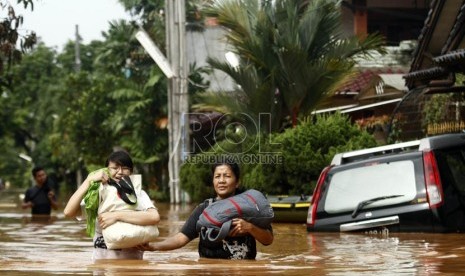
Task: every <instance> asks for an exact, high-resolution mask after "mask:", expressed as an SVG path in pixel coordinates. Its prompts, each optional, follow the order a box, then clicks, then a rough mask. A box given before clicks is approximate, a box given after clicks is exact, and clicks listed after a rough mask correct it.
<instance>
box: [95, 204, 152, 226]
mask: <svg viewBox="0 0 465 276" xmlns="http://www.w3.org/2000/svg"><path fill="white" fill-rule="evenodd" d="M117 221H123V222H127V223H132V224H137V225H155V224H157V223H158V222H160V215H159V214H158V211H157V209H155V208H150V209H148V210H147V211H113V212H105V213H102V214H99V216H98V222H99V224H100V226H101V227H102V228H103V229H105V228H107V227H108V226H110V225H112V224H113V223H115V222H117Z"/></svg>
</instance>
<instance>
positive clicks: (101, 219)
mask: <svg viewBox="0 0 465 276" xmlns="http://www.w3.org/2000/svg"><path fill="white" fill-rule="evenodd" d="M105 167H107V168H108V172H109V174H110V175H109V176H108V175H107V174H106V173H105V172H104V171H103V170H100V171H97V172H95V173H91V174H89V175H88V176H87V178H86V179H85V180H84V182H82V184H81V186H79V188H78V189H77V190H76V192H74V194H73V195H72V196H71V198H70V199H69V201H68V203H67V204H66V207H65V209H64V210H63V212H64V214H65V216H66V217H77V216H80V215H81V201H82V199H83V198H84V197H85V196H86V194H87V190H88V189H89V188H91V184H92V183H93V182H100V183H102V184H103V185H109V184H108V183H109V180H110V179H109V177H111V179H113V180H114V181H116V182H119V181H120V180H121V179H122V178H123V177H124V176H129V175H131V174H132V173H133V169H134V165H133V162H132V159H131V157H130V156H129V154H128V153H127V152H125V151H115V152H113V153H111V154H110V155H109V156H108V158H107V160H106V161H105ZM117 221H122V222H127V223H132V224H137V225H155V224H157V223H158V222H159V221H160V215H159V214H158V210H157V208H156V207H155V206H154V204H153V203H152V201H151V200H150V198H149V196H148V195H147V193H146V192H145V191H143V190H141V191H140V193H139V194H137V206H136V208H135V210H133V211H113V212H103V213H100V212H99V213H98V218H97V219H96V221H95V230H94V232H95V233H94V235H93V242H94V251H93V256H92V259H93V260H101V259H142V258H143V253H144V252H143V251H141V250H138V249H137V248H125V249H118V250H112V249H107V246H106V244H105V240H104V239H103V234H102V229H104V228H106V227H108V226H110V225H112V224H114V223H115V222H117Z"/></svg>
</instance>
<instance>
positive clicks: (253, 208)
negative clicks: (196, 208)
mask: <svg viewBox="0 0 465 276" xmlns="http://www.w3.org/2000/svg"><path fill="white" fill-rule="evenodd" d="M234 218H242V219H244V220H246V221H248V222H250V223H252V224H254V225H256V226H258V227H260V228H268V227H269V226H270V224H271V222H272V221H273V218H274V212H273V208H272V207H271V205H270V203H269V202H268V200H267V199H266V197H265V196H264V195H263V194H262V193H261V192H259V191H257V190H254V189H250V190H247V191H245V192H243V193H241V194H237V195H235V196H232V197H228V198H225V199H222V200H219V201H216V202H214V203H212V204H210V205H208V207H207V208H205V210H204V211H203V212H202V214H201V215H200V217H199V220H198V221H197V231H200V234H201V235H202V238H204V239H205V238H208V239H209V240H210V241H221V240H223V239H224V238H225V237H226V236H227V235H228V233H229V231H230V230H231V224H232V220H233V219H234Z"/></svg>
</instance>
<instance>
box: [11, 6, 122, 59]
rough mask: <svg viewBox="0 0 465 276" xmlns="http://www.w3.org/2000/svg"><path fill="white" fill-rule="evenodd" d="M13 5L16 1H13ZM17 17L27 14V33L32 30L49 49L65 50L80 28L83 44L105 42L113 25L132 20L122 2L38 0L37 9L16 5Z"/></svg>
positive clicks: (25, 21)
mask: <svg viewBox="0 0 465 276" xmlns="http://www.w3.org/2000/svg"><path fill="white" fill-rule="evenodd" d="M10 2H11V3H12V4H13V3H16V1H10ZM14 7H15V11H16V14H17V15H19V14H21V15H23V17H24V22H23V25H22V27H21V30H22V31H23V32H28V31H29V30H32V31H34V32H35V33H36V35H37V36H38V37H40V38H41V40H42V41H43V42H44V43H45V45H46V46H49V47H57V49H59V50H60V49H62V48H63V46H64V45H65V44H66V43H67V42H68V40H74V39H75V32H76V25H78V29H79V34H80V36H81V38H82V39H83V43H85V44H87V43H89V42H90V41H91V40H102V39H103V37H102V35H101V32H102V31H107V30H108V28H109V22H110V21H113V20H117V19H129V18H130V15H129V13H126V12H125V11H124V9H123V6H122V5H121V4H120V3H119V2H118V0H35V1H34V10H33V11H30V7H28V8H27V10H25V9H24V6H22V5H14Z"/></svg>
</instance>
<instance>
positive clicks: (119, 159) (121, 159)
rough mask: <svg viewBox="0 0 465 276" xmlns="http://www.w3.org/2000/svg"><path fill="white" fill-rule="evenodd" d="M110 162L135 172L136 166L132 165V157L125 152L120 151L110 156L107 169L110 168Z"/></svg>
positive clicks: (106, 163)
mask: <svg viewBox="0 0 465 276" xmlns="http://www.w3.org/2000/svg"><path fill="white" fill-rule="evenodd" d="M110 162H113V163H115V164H116V165H119V166H123V167H128V168H130V169H131V172H132V171H133V168H134V164H133V163H132V159H131V156H129V154H128V153H127V152H125V151H122V150H119V151H115V152H112V153H111V154H110V156H108V158H107V161H105V167H108V165H109V164H110Z"/></svg>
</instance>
